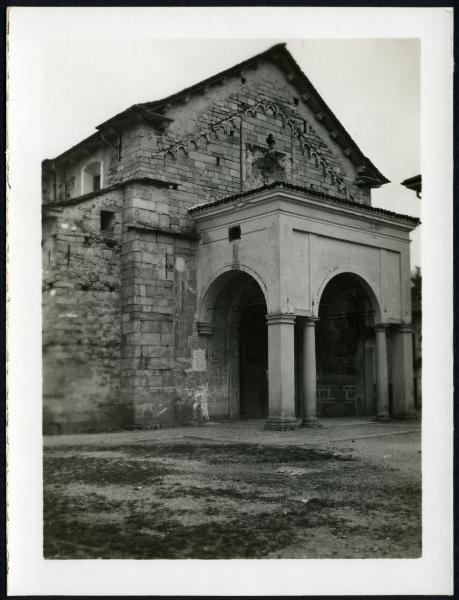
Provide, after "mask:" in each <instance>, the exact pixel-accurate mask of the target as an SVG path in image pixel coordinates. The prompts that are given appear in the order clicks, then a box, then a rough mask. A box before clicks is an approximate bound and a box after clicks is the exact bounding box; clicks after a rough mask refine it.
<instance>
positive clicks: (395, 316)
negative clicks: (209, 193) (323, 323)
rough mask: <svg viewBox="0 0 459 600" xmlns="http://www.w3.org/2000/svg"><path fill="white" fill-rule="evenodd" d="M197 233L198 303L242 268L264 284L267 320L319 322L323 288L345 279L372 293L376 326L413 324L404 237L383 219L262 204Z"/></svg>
mask: <svg viewBox="0 0 459 600" xmlns="http://www.w3.org/2000/svg"><path fill="white" fill-rule="evenodd" d="M237 224H238V225H240V226H241V239H240V240H239V241H238V242H237V243H236V242H229V240H228V228H229V227H231V226H233V225H237ZM198 229H199V230H200V233H201V236H202V241H201V244H200V249H199V266H198V298H200V300H202V297H203V294H204V292H205V291H206V290H207V288H208V287H209V286H210V284H211V283H212V282H213V281H214V280H215V279H216V277H218V275H220V274H221V273H222V272H224V271H225V270H228V269H231V268H236V269H237V268H240V269H241V270H244V271H246V272H247V273H249V274H252V275H254V277H255V279H257V280H258V281H259V283H260V284H261V287H262V289H263V291H264V292H265V293H266V297H267V307H268V312H294V313H296V314H297V315H302V316H309V315H312V316H317V314H318V309H319V306H318V304H319V301H320V296H321V294H322V292H323V289H324V287H325V285H326V284H327V283H328V281H330V280H331V279H332V277H333V276H335V275H338V274H339V273H345V272H348V273H354V274H356V275H358V276H359V277H360V278H361V279H363V281H364V282H366V284H367V289H369V290H371V291H372V294H373V298H374V299H375V300H376V303H377V306H378V308H379V309H380V315H377V318H378V319H381V321H382V322H389V323H390V322H393V323H397V322H406V323H407V322H410V319H411V305H410V302H411V300H410V265H409V232H408V229H406V230H403V229H402V228H400V227H398V226H397V225H393V226H392V225H391V224H390V223H388V222H387V221H385V220H384V219H383V218H381V221H380V222H378V221H377V219H376V220H373V221H372V219H371V218H368V219H366V218H365V217H364V218H362V216H361V215H353V214H347V213H346V212H345V211H340V209H336V210H334V211H331V210H330V207H327V206H323V207H321V206H320V205H317V204H312V205H310V206H308V205H307V203H306V202H304V203H303V204H301V203H299V202H298V201H290V200H289V199H286V198H277V199H276V198H266V199H264V200H261V201H259V202H258V203H257V201H256V200H253V199H252V200H251V201H250V202H247V203H246V204H242V203H241V204H240V205H239V206H238V207H236V206H234V207H232V208H231V209H224V210H222V211H221V212H219V211H217V212H216V213H215V214H213V215H212V216H209V217H204V218H202V219H200V220H199V221H198ZM234 244H237V250H236V251H237V256H236V258H235V255H234V252H235V250H234V247H233V246H234Z"/></svg>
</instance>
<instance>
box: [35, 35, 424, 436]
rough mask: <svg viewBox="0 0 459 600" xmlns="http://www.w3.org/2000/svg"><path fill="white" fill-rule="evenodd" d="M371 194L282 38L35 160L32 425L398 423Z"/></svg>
mask: <svg viewBox="0 0 459 600" xmlns="http://www.w3.org/2000/svg"><path fill="white" fill-rule="evenodd" d="M384 183H387V179H386V178H385V177H384V176H383V175H382V174H381V173H380V172H379V171H378V169H377V168H376V167H375V166H374V165H373V164H372V163H371V161H370V160H369V159H368V158H366V157H365V156H364V154H363V153H362V152H361V150H360V149H359V148H358V147H357V145H356V144H355V142H354V141H353V140H352V139H351V137H350V136H349V134H348V133H347V132H346V130H345V129H344V127H343V126H342V125H341V124H340V122H339V121H338V120H337V118H336V117H335V116H334V115H333V113H332V111H331V110H330V109H329V108H328V106H327V105H326V103H325V102H324V100H323V99H322V98H321V97H320V95H319V94H318V92H317V91H316V90H315V88H314V87H313V85H312V83H311V82H310V81H309V80H308V79H307V77H306V76H305V75H304V74H303V73H302V72H301V70H300V68H299V67H298V65H297V64H296V62H295V60H294V59H293V57H292V56H291V55H290V53H289V52H288V51H287V49H286V48H285V45H283V44H280V45H277V46H274V47H273V48H270V49H269V50H267V51H266V52H264V53H262V54H259V55H257V56H255V57H253V58H251V59H249V60H247V61H245V62H243V63H241V64H239V65H236V66H235V67H232V68H231V69H228V70H227V71H224V72H222V73H219V74H217V75H215V76H213V77H211V78H209V79H207V80H205V81H203V82H201V83H198V84H196V85H194V86H192V87H190V88H188V89H185V90H183V91H181V92H179V93H177V94H174V95H172V96H169V97H168V98H165V99H163V100H159V101H155V102H149V103H145V104H137V105H134V106H132V107H131V108H129V109H127V110H126V111H124V112H122V113H120V114H118V115H116V116H114V117H113V118H111V119H109V120H108V121H106V122H104V123H102V124H101V125H99V126H98V127H97V128H96V133H95V134H93V135H92V136H90V137H89V138H87V139H85V140H83V141H82V142H81V143H80V144H78V145H76V146H74V147H73V148H71V149H69V150H68V151H66V152H64V153H63V154H61V155H60V156H58V157H56V158H55V159H52V160H45V161H43V171H42V184H43V241H42V252H43V424H44V432H45V433H66V432H79V431H103V430H114V429H120V428H126V427H167V426H173V425H178V424H185V423H192V422H200V421H203V420H208V419H212V420H215V419H241V418H259V419H264V420H265V425H266V427H268V428H272V429H279V430H283V429H290V428H295V427H298V426H300V425H305V426H313V425H315V424H316V423H317V422H318V420H319V419H320V418H321V417H326V416H360V415H374V416H375V417H376V418H377V419H379V420H381V421H385V420H389V419H391V418H410V417H413V416H414V415H415V412H414V400H413V357H412V332H411V300H410V258H409V242H410V241H409V233H410V231H412V230H413V229H414V228H415V227H416V226H417V225H418V220H417V219H415V218H413V217H409V216H406V215H400V214H396V213H392V212H389V211H386V210H383V209H378V208H374V207H372V206H371V190H372V189H373V188H376V187H379V186H381V185H383V184H384Z"/></svg>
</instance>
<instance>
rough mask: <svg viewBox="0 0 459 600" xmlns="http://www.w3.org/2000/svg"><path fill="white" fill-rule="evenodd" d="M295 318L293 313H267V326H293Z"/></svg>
mask: <svg viewBox="0 0 459 600" xmlns="http://www.w3.org/2000/svg"><path fill="white" fill-rule="evenodd" d="M295 318H296V317H295V315H294V314H293V313H269V314H268V315H266V321H267V323H268V325H281V324H282V325H283V324H285V325H293V324H294V323H295Z"/></svg>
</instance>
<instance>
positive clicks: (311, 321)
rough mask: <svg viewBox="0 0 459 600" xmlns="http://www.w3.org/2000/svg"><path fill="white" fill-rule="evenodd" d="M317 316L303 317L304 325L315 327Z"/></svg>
mask: <svg viewBox="0 0 459 600" xmlns="http://www.w3.org/2000/svg"><path fill="white" fill-rule="evenodd" d="M318 320H319V317H303V326H304V327H315V326H316V323H317V321H318Z"/></svg>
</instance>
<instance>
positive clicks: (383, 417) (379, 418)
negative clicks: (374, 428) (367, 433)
mask: <svg viewBox="0 0 459 600" xmlns="http://www.w3.org/2000/svg"><path fill="white" fill-rule="evenodd" d="M375 421H378V422H379V423H389V421H391V417H390V415H376V417H375Z"/></svg>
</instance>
